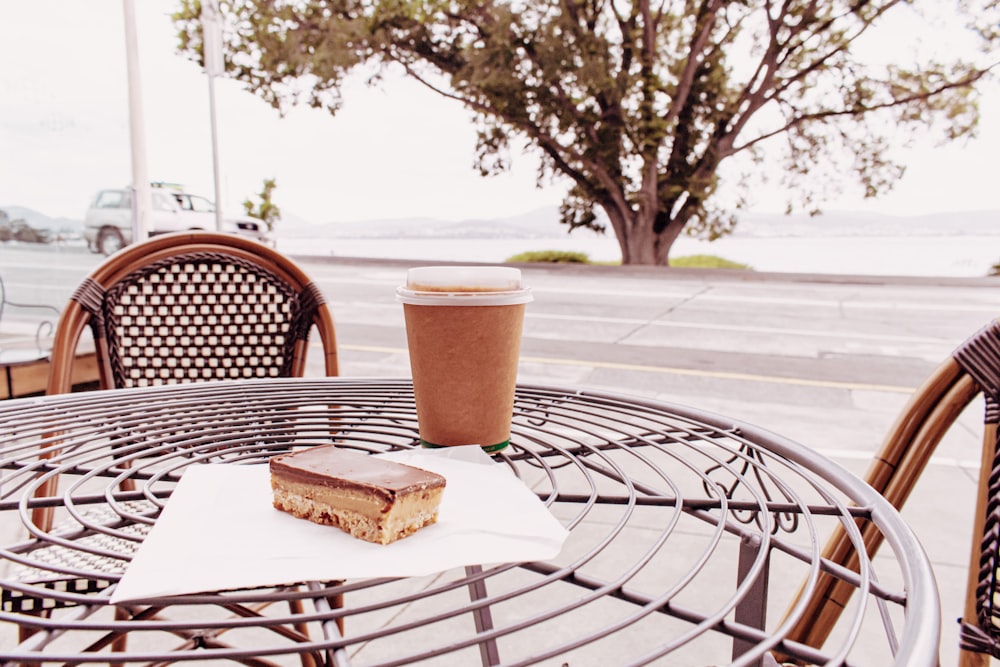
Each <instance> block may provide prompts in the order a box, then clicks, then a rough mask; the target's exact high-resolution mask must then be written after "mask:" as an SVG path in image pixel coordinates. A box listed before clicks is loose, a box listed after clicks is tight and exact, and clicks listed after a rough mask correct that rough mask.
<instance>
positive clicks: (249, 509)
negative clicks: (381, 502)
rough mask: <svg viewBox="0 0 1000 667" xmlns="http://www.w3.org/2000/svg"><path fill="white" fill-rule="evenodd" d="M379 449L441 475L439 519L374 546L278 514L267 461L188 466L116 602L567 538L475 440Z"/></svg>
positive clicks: (451, 559) (498, 555)
mask: <svg viewBox="0 0 1000 667" xmlns="http://www.w3.org/2000/svg"><path fill="white" fill-rule="evenodd" d="M379 456H382V457H384V458H387V459H391V460H394V461H398V462H400V463H407V464H410V465H414V466H417V467H420V468H424V469H425V470H431V471H433V472H436V473H438V474H440V475H443V476H444V477H445V479H446V480H447V481H448V483H447V486H446V488H445V492H444V495H443V497H442V500H441V507H440V511H439V516H438V522H437V523H436V524H434V525H432V526H428V527H426V528H423V529H421V530H419V531H417V532H416V533H415V534H413V535H411V536H409V537H406V538H404V539H402V540H399V541H397V542H394V543H392V544H388V545H380V544H371V543H369V542H365V541H363V540H359V539H357V538H354V537H351V536H350V535H348V534H347V533H345V532H343V531H341V530H340V529H339V528H334V527H331V526H321V525H318V524H314V523H312V522H310V521H306V520H304V519H297V518H295V517H293V516H291V515H289V514H287V513H285V512H281V511H279V510H276V509H274V507H273V506H272V504H271V486H270V473H269V471H268V467H267V466H266V465H196V466H191V467H189V468H187V470H186V471H185V473H184V475H183V477H182V478H181V481H180V482H179V483H178V485H177V488H176V489H175V490H174V492H173V494H172V495H171V497H170V500H169V501H168V502H167V505H166V507H164V509H163V512H162V513H161V515H160V517H159V518H158V519H157V522H156V524H155V525H154V526H153V528H152V530H151V531H150V533H149V535H148V536H147V537H146V539H145V541H144V542H143V543H142V545H141V546H140V547H139V550H138V551H137V553H136V554H135V557H134V558H133V560H132V562H131V563H130V564H129V566H128V569H127V570H126V572H125V574H124V576H123V577H122V579H121V581H120V582H119V584H118V586H117V587H116V588H115V590H114V592H113V594H112V596H111V601H112V602H124V601H129V600H140V599H146V598H151V597H162V596H168V595H180V594H185V593H199V592H206V591H216V590H228V589H236V588H253V587H259V586H275V585H280V584H293V583H297V582H301V581H312V580H315V581H331V580H338V579H354V578H364V577H396V576H420V575H426V574H432V573H435V572H440V571H443V570H447V569H450V568H453V567H460V566H464V565H473V564H486V563H501V562H521V561H532V560H546V559H550V558H554V557H555V556H557V555H558V554H559V551H560V549H562V545H563V543H564V542H565V540H566V538H567V536H568V534H569V533H568V531H567V530H566V529H565V528H564V527H563V526H562V525H561V524H560V523H559V522H558V521H557V520H556V519H555V518H554V517H553V516H552V514H551V513H550V512H549V511H548V509H547V508H546V507H545V505H544V504H543V503H542V502H541V501H540V500H539V499H538V496H537V495H535V494H534V493H533V492H532V491H531V490H530V489H528V488H527V487H526V486H525V485H524V484H523V483H522V482H521V481H520V480H519V479H517V478H516V477H515V476H514V475H513V474H511V472H510V470H509V469H507V467H506V466H504V465H501V464H497V463H495V462H494V461H493V460H492V459H490V458H489V457H488V456H487V455H486V454H484V453H483V452H482V450H481V449H480V448H479V447H478V446H468V447H449V448H445V449H440V450H411V451H402V452H392V453H388V454H381V455H379Z"/></svg>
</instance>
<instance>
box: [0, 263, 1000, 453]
mask: <svg viewBox="0 0 1000 667" xmlns="http://www.w3.org/2000/svg"><path fill="white" fill-rule="evenodd" d="M101 259H102V258H101V257H99V256H97V255H93V254H90V253H88V252H86V251H85V250H82V249H80V248H55V247H51V246H24V245H22V246H12V245H0V276H2V278H3V281H4V283H5V286H6V289H7V299H8V300H10V301H14V302H20V303H44V304H49V305H52V306H55V307H61V306H62V305H63V304H64V303H65V301H66V299H67V298H68V297H69V295H70V293H71V292H72V289H73V288H74V287H75V285H76V284H77V283H78V282H79V281H80V279H81V278H82V277H83V276H84V275H86V273H87V272H89V271H90V270H91V269H92V268H93V267H95V266H96V265H97V264H98V263H99V262H100V261H101ZM297 259H298V261H299V262H300V263H301V264H302V266H303V268H304V269H305V270H306V271H307V273H309V274H310V275H311V276H312V277H313V278H314V280H315V281H316V282H317V283H318V284H319V285H320V287H321V289H322V291H323V293H324V294H325V295H326V298H327V300H328V303H329V305H330V308H331V309H332V311H333V315H334V320H335V322H336V326H337V335H338V342H339V346H340V354H341V359H342V372H343V373H344V374H347V375H382V376H385V375H406V374H408V373H409V366H408V360H407V357H406V339H405V335H404V330H403V321H402V308H401V307H400V305H399V304H398V303H397V302H396V301H395V296H394V290H395V287H396V286H397V285H398V284H399V283H400V282H401V281H402V280H403V278H404V276H405V271H406V268H407V267H408V266H413V265H418V264H421V263H423V262H421V261H419V260H414V261H399V260H363V259H349V258H339V257H338V258H331V257H322V258H308V257H298V258H297ZM522 270H523V272H524V279H525V282H526V283H527V284H528V285H530V286H531V287H532V290H533V292H534V296H535V300H534V302H533V303H531V304H529V306H528V310H527V317H526V323H525V331H524V341H523V345H522V363H521V373H520V379H521V381H523V382H535V383H557V384H572V385H574V386H581V387H594V388H601V389H605V390H612V391H619V392H625V393H638V394H644V395H652V396H656V397H659V398H662V399H666V400H671V401H674V402H681V403H689V404H695V405H698V406H700V407H707V408H709V409H717V410H719V411H722V412H725V413H726V414H732V415H733V416H738V417H740V418H743V419H746V420H748V421H752V422H754V423H757V424H758V425H760V426H763V427H765V428H767V427H774V428H777V427H778V426H783V427H785V428H786V429H787V428H788V424H786V423H784V422H783V421H782V422H774V421H773V420H772V416H773V415H774V413H775V411H776V410H781V411H782V412H783V413H784V416H786V417H787V416H789V415H793V414H798V413H799V412H801V411H803V410H805V412H806V413H808V417H806V418H804V419H803V420H802V421H804V424H803V425H802V426H803V428H795V429H794V430H793V431H792V432H790V433H785V435H789V436H790V437H794V438H796V439H800V440H804V441H806V442H807V443H808V442H810V441H812V440H813V439H814V438H817V437H820V436H822V440H823V441H828V440H830V439H831V438H829V437H827V435H826V433H827V432H824V433H823V434H817V433H816V432H815V431H814V429H813V428H811V426H814V425H815V424H816V423H817V422H822V421H823V420H824V415H827V414H835V413H836V412H837V411H840V410H855V409H858V408H863V407H865V406H863V405H859V402H860V401H868V400H870V399H873V398H875V397H881V400H882V401H883V403H885V406H886V410H885V412H886V413H885V414H882V415H880V421H876V423H875V424H873V431H872V432H871V433H870V435H868V436H867V437H866V438H865V439H870V438H877V437H878V436H880V435H881V433H882V432H884V430H885V429H887V428H888V426H889V422H888V420H890V419H891V413H892V412H893V411H894V407H898V406H899V405H901V401H902V400H903V399H905V397H906V394H907V393H908V392H910V391H911V390H912V389H913V388H914V387H916V386H917V385H918V384H919V383H920V382H921V381H922V380H923V378H925V377H926V376H927V374H928V373H929V372H930V371H931V370H932V369H933V367H934V366H935V365H936V364H937V363H938V362H939V361H940V360H942V359H943V358H945V356H947V355H948V354H949V353H950V352H951V350H952V349H953V348H954V347H955V346H956V345H958V344H959V343H960V342H961V341H963V340H964V339H965V338H966V337H967V336H968V335H970V334H971V333H972V332H974V331H976V330H977V329H978V328H979V327H980V326H982V325H983V324H985V323H986V322H988V321H989V320H990V319H991V318H993V317H994V316H996V315H997V314H998V313H1000V307H998V301H1000V300H998V298H997V296H996V286H997V284H998V281H1000V279H992V278H982V279H964V278H958V279H956V278H950V279H946V278H942V279H920V278H900V279H892V278H884V277H877V278H866V277H859V276H844V277H837V276H822V275H792V274H759V273H753V272H743V271H704V270H684V269H662V268H653V267H601V266H592V267H578V266H560V265H524V266H522ZM31 317H37V314H32V313H31V312H30V311H24V310H22V309H17V308H8V309H7V312H6V313H4V322H3V326H4V327H5V328H7V329H9V328H10V327H11V326H13V325H14V324H15V323H16V322H18V320H19V319H22V318H27V319H29V320H30V318H31ZM867 416H868V415H867V413H862V414H852V415H851V418H852V419H854V420H856V419H860V418H864V417H867ZM841 421H842V420H841ZM840 423H841V422H836V423H834V424H831V426H832V427H834V428H833V430H834V432H838V431H839V430H840V429H839V428H838V427H839V426H840ZM879 427H883V428H882V429H881V430H879ZM856 438H857V433H854V436H853V437H852V438H850V439H848V440H847V441H845V440H843V439H841V440H838V443H839V446H841V447H847V446H849V447H850V448H852V449H855V448H857V449H864V448H870V447H869V446H868V445H867V444H863V443H861V442H854V440H856ZM819 446H828V443H827V442H820V443H819Z"/></svg>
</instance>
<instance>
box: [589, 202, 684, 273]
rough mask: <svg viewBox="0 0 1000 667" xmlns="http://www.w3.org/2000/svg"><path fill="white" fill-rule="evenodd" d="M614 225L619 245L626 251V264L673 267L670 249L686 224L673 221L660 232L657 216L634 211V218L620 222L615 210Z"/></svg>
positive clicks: (612, 220) (611, 216)
mask: <svg viewBox="0 0 1000 667" xmlns="http://www.w3.org/2000/svg"><path fill="white" fill-rule="evenodd" d="M607 213H608V216H609V217H610V218H611V222H612V225H611V226H612V228H613V229H614V230H615V235H616V236H617V237H618V247H619V248H620V249H621V253H622V264H644V265H650V266H669V265H670V250H671V248H672V247H673V245H674V241H676V240H677V237H678V236H680V233H681V231H682V230H683V229H684V225H683V224H681V223H680V222H679V221H677V220H670V222H669V223H668V224H667V226H666V228H665V229H663V231H661V232H657V231H656V216H655V214H654V215H642V214H640V213H636V212H633V213H632V215H631V216H630V217H627V218H625V217H622V218H621V219H620V220H618V221H616V220H615V218H616V217H618V216H615V215H613V214H612V212H611V211H607Z"/></svg>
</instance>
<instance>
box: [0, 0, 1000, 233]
mask: <svg viewBox="0 0 1000 667" xmlns="http://www.w3.org/2000/svg"><path fill="white" fill-rule="evenodd" d="M176 4H177V3H176V1H175V0H135V9H136V28H137V34H138V39H139V55H140V72H141V82H142V100H143V111H144V123H145V129H146V132H145V134H146V144H147V148H146V152H147V170H148V173H149V177H150V179H151V180H163V181H169V182H176V183H182V184H184V185H185V186H187V187H188V188H189V189H190V190H192V191H194V192H198V193H201V194H204V195H206V196H208V197H210V198H214V183H213V177H212V153H211V134H210V131H211V125H210V120H209V119H210V113H209V95H208V81H207V79H206V77H205V75H204V74H203V73H202V72H201V70H200V68H198V67H197V66H196V65H194V64H193V63H191V62H189V61H187V60H185V59H183V58H182V57H181V56H179V55H177V54H176V49H175V44H176V39H175V36H174V28H173V25H172V23H171V21H170V19H169V14H170V12H171V11H172V10H173V9H174V8H175V6H176ZM216 117H217V122H218V131H219V146H220V150H219V157H220V167H221V173H222V202H223V205H224V210H225V211H226V212H227V213H233V214H235V213H237V212H239V210H240V208H241V207H240V202H242V201H243V200H244V199H245V198H246V197H248V196H250V195H254V194H256V193H257V192H258V191H259V190H260V188H261V184H262V182H263V180H264V179H265V178H272V177H273V178H276V179H277V183H278V188H277V190H276V192H275V202H276V203H277V204H278V206H279V207H280V208H281V210H282V212H283V214H284V215H285V217H286V218H288V217H290V216H297V217H301V218H304V219H306V220H308V221H310V222H317V223H321V222H329V221H354V220H367V219H380V218H397V217H400V218H411V217H437V218H443V219H454V220H459V219H464V218H492V217H497V216H504V215H516V214H519V213H525V212H528V211H531V210H533V209H536V208H538V207H541V206H546V205H555V204H558V202H559V201H560V200H561V197H562V193H563V191H564V189H565V186H564V185H553V186H550V187H548V188H546V189H544V190H538V189H537V188H536V187H535V169H536V164H537V162H536V160H535V158H533V157H532V156H530V155H525V156H521V155H517V156H515V160H514V170H513V171H512V172H511V173H510V174H506V175H503V176H499V177H490V178H485V179H484V178H481V177H480V176H478V175H477V173H476V172H475V171H474V170H473V168H472V165H473V160H474V157H475V154H474V148H475V133H474V130H473V127H472V124H471V121H470V116H469V114H468V113H467V112H466V111H465V110H464V109H462V108H461V107H460V106H459V105H458V104H457V103H455V102H452V101H448V100H444V99H441V98H439V97H437V96H435V95H434V94H432V93H429V92H427V91H425V90H423V89H421V88H420V87H419V86H418V85H417V84H415V83H410V82H407V81H403V80H393V81H390V82H388V83H386V84H383V86H382V88H381V89H375V88H367V87H365V86H364V85H362V84H359V85H357V86H356V87H354V88H352V89H351V90H350V91H348V93H347V95H346V102H345V105H344V107H343V109H342V110H341V111H340V112H339V113H338V115H337V116H335V117H333V116H330V115H329V114H327V113H325V112H321V111H316V110H311V109H304V108H297V109H294V110H292V111H291V112H290V113H289V114H288V115H287V116H286V117H284V118H281V117H280V116H279V115H278V113H277V112H276V111H274V110H273V109H271V108H270V107H269V106H268V105H267V104H265V103H264V102H263V101H261V100H260V99H259V98H257V97H255V96H254V95H252V94H251V93H249V92H246V91H244V90H242V89H241V88H240V85H239V84H238V83H236V82H232V81H228V80H226V79H217V80H216ZM129 137H130V135H129V109H128V77H127V73H126V65H125V39H124V12H123V0H86V1H85V2H81V1H79V0H31V2H24V1H21V0H0V206H4V205H20V206H27V207H29V208H33V209H36V210H38V211H40V212H42V213H45V214H47V215H50V216H67V217H73V218H82V216H83V212H84V209H85V208H86V206H87V203H88V201H89V200H90V198H91V197H92V195H93V194H94V193H95V192H96V191H97V190H99V189H101V188H106V187H118V186H123V185H126V184H128V183H130V182H131V180H132V162H131V149H130V139H129ZM998 154H1000V95H997V94H996V91H994V92H993V93H991V96H990V99H989V100H988V103H987V104H985V105H984V107H983V123H982V127H981V130H980V137H979V138H978V139H976V140H974V141H972V142H970V143H968V144H954V145H952V146H949V147H948V148H945V149H930V148H927V147H924V148H921V149H917V150H913V151H908V152H907V153H906V154H905V155H906V156H907V159H908V161H909V170H908V173H907V175H906V177H905V178H904V180H903V181H902V182H901V183H900V184H899V185H898V186H897V188H896V190H895V191H894V192H893V193H890V194H889V195H888V196H885V197H883V198H882V199H881V200H879V201H877V202H862V201H861V200H860V199H851V198H845V199H844V200H843V201H839V202H835V203H831V204H828V205H827V207H826V208H828V209H833V208H837V209H858V210H861V209H863V210H876V211H881V212H885V213H892V214H912V213H929V212H938V211H952V210H974V209H1000V201H998V195H997V194H996V190H997V186H996V178H995V176H996V157H997V155H998ZM778 194H780V193H778ZM755 208H756V209H757V210H781V208H782V206H781V203H780V197H778V196H776V195H775V193H767V192H761V193H760V194H759V201H758V203H757V206H756V207H755Z"/></svg>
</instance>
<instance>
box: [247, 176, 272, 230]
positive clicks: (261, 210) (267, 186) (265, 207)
mask: <svg viewBox="0 0 1000 667" xmlns="http://www.w3.org/2000/svg"><path fill="white" fill-rule="evenodd" d="M277 187H278V183H277V181H276V180H275V179H273V178H265V179H264V187H263V189H262V190H261V191H260V194H258V195H257V198H258V199H259V200H260V201H259V202H257V203H255V202H254V201H253V200H252V199H246V200H244V201H243V210H244V211H246V214H247V215H252V216H253V217H255V218H260V219H261V220H263V221H264V222H265V223H267V231H269V232H273V231H274V223H276V222H278V221H279V220H281V209H279V208H278V207H277V206H275V204H274V202H272V201H271V194H272V193H273V192H274V190H275V188H277Z"/></svg>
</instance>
